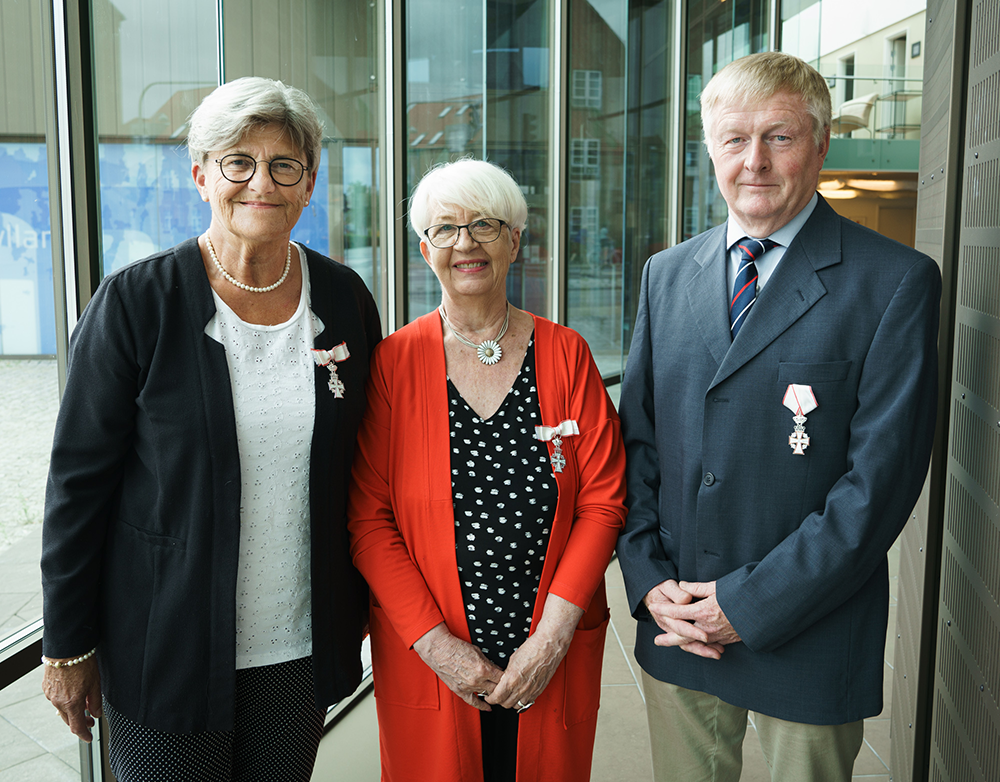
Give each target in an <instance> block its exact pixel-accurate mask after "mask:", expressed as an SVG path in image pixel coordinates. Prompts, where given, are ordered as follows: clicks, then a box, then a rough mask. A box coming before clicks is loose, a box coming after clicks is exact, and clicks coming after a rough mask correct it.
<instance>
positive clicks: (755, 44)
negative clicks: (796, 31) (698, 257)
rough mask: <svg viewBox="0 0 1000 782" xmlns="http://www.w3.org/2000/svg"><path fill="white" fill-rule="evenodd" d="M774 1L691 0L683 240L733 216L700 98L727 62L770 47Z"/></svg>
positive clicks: (689, 9) (689, 7) (689, 6)
mask: <svg viewBox="0 0 1000 782" xmlns="http://www.w3.org/2000/svg"><path fill="white" fill-rule="evenodd" d="M769 5H770V4H769V2H768V0H736V2H731V3H719V2H716V0H688V39H687V52H688V57H687V111H686V112H685V131H684V134H685V140H686V142H687V145H686V147H685V155H684V233H683V237H682V238H684V239H689V238H690V237H692V236H695V235H696V234H699V233H701V232H702V231H706V230H708V229H709V228H711V227H712V226H715V225H719V224H720V223H722V222H724V221H725V220H726V217H727V216H728V214H729V211H728V209H727V208H726V202H725V200H723V198H722V194H721V193H719V188H718V186H717V185H716V183H715V175H714V171H713V169H712V163H711V161H710V160H709V158H708V152H707V151H706V150H705V147H704V145H703V144H702V143H701V142H702V127H701V106H700V104H699V96H700V95H701V91H702V90H703V89H704V88H705V85H706V84H708V82H709V80H710V79H711V78H712V76H714V75H715V74H716V73H717V72H718V71H720V70H721V69H722V68H723V67H724V66H726V65H728V64H729V63H731V62H732V61H733V60H735V59H738V58H740V57H744V56H746V55H748V54H753V53H754V52H761V51H765V50H766V49H767V47H768V40H767V38H768V36H767V30H768V16H767V14H768V8H769Z"/></svg>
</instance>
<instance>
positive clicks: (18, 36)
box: [0, 0, 59, 767]
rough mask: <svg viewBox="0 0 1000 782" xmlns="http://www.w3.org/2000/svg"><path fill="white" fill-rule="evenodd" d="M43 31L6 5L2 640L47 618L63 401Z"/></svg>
mask: <svg viewBox="0 0 1000 782" xmlns="http://www.w3.org/2000/svg"><path fill="white" fill-rule="evenodd" d="M43 27H44V21H43V19H42V16H41V14H40V9H39V4H38V3H34V2H30V0H5V2H4V3H3V5H2V6H0V36H2V39H3V44H2V46H3V56H2V57H0V89H2V96H3V97H2V99H0V443H2V444H3V447H2V448H0V639H3V638H5V637H7V636H9V635H11V634H12V633H14V632H16V631H18V630H20V629H21V628H23V627H24V626H25V625H27V624H28V623H29V622H31V621H32V620H34V619H37V618H38V617H39V616H40V615H41V610H42V609H41V577H40V573H39V566H38V560H39V557H40V554H41V521H42V506H43V503H44V495H45V476H46V472H47V470H48V462H49V448H50V445H51V442H52V429H53V426H54V422H55V412H56V410H57V408H58V404H59V381H58V372H57V364H56V361H55V352H56V318H55V301H56V299H55V291H54V278H53V250H52V226H51V223H50V219H49V164H48V151H49V141H50V140H49V139H48V138H47V134H46V104H45V100H44V96H45V93H46V84H45V67H44V63H43V57H42V50H41V48H40V46H38V45H37V41H38V40H39V39H40V38H41V36H42V30H43ZM0 684H2V683H0ZM4 754H5V753H4ZM0 767H2V762H0Z"/></svg>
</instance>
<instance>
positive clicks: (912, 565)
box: [890, 0, 964, 782]
mask: <svg viewBox="0 0 1000 782" xmlns="http://www.w3.org/2000/svg"><path fill="white" fill-rule="evenodd" d="M958 10H959V7H957V6H955V4H954V3H953V2H951V1H950V0H927V13H926V19H927V25H926V29H925V31H924V52H925V55H924V57H925V59H924V85H923V106H922V112H921V128H920V179H919V180H918V182H919V189H918V191H917V225H916V240H915V244H914V246H915V247H916V249H918V250H920V251H921V252H923V253H926V254H927V255H929V256H930V257H931V258H933V259H934V260H935V261H937V262H938V264H939V265H941V266H942V267H946V265H947V264H950V263H951V262H952V261H951V255H952V253H951V246H952V242H953V240H952V237H953V235H954V231H955V230H956V228H955V226H956V219H955V214H956V213H955V211H954V210H955V205H954V201H955V200H956V199H957V193H958V190H957V187H958V177H957V176H956V175H957V173H958V171H959V170H960V169H959V166H958V165H957V161H960V160H961V154H960V150H961V146H962V139H961V138H960V137H959V133H958V130H957V127H958V123H957V122H956V117H957V116H959V112H960V109H959V108H958V106H959V104H960V96H959V95H958V92H957V91H956V89H955V83H956V72H957V71H958V70H960V69H961V68H962V67H964V62H962V61H961V58H960V57H959V55H958V54H956V36H957V35H958V32H957V19H958V16H959V14H958ZM960 26H961V27H962V28H963V29H964V24H962V25H960ZM942 169H944V170H945V172H946V174H945V175H942V174H941V170H942ZM932 173H934V174H937V176H935V178H934V179H931V174H932ZM947 271H948V270H947V268H945V269H944V273H945V279H946V280H947ZM946 363H947V362H943V363H942V366H945V364H946ZM942 407H945V405H943V404H942V405H939V409H941V408H942ZM939 415H941V414H940V413H939ZM939 450H942V451H943V450H944V449H943V447H939ZM946 458H947V456H946V454H943V453H940V454H939V453H938V452H937V450H936V451H935V454H934V456H933V458H932V461H931V474H932V476H933V475H938V476H940V475H941V473H942V472H943V468H942V467H941V466H939V463H941V462H943V461H944V460H945V459H946ZM940 482H941V478H940V477H938V478H937V483H936V484H935V483H934V482H933V481H928V483H927V485H925V487H924V491H923V493H922V494H921V497H920V500H919V502H918V503H917V508H916V509H915V511H914V514H913V516H912V517H911V519H910V521H909V522H908V523H907V525H906V527H905V529H904V530H903V534H902V536H901V538H900V559H899V561H900V566H899V589H898V595H899V602H898V607H897V610H896V627H895V632H896V642H895V645H894V653H893V670H894V673H893V680H892V709H891V718H890V723H891V724H890V733H891V744H892V751H891V758H890V768H891V769H892V778H893V779H894V780H895V781H896V782H917V781H918V780H919V782H924V780H926V779H928V777H927V776H926V774H927V770H928V768H927V757H928V754H929V753H930V751H931V750H930V748H929V744H930V734H931V731H932V724H931V714H932V710H933V701H932V695H933V693H932V690H931V689H930V688H929V686H928V684H927V681H928V679H929V678H930V677H931V676H932V674H933V670H934V668H933V657H934V649H935V646H936V640H935V636H936V622H935V618H934V615H935V613H936V602H937V561H938V559H939V554H938V551H939V549H938V547H937V545H936V543H935V541H936V540H937V539H939V538H940V535H941V532H940V528H941V520H940V514H938V513H935V514H934V516H933V517H932V516H931V512H930V509H931V506H932V501H933V503H934V505H935V506H937V505H939V504H940V502H941V500H940V494H941V493H942V491H943V489H942V488H941V486H940ZM932 489H933V490H932ZM932 498H933V499H932ZM930 543H935V545H933V546H932V545H930ZM928 556H931V557H932V559H930V560H928ZM939 779H941V780H942V782H944V781H945V780H947V782H951V780H948V778H947V777H944V776H941V777H939ZM956 782H957V780H956Z"/></svg>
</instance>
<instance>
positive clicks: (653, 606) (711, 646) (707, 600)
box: [643, 579, 740, 660]
mask: <svg viewBox="0 0 1000 782" xmlns="http://www.w3.org/2000/svg"><path fill="white" fill-rule="evenodd" d="M643 603H645V604H646V608H647V609H648V610H649V613H650V616H652V617H653V620H654V621H655V622H656V624H657V625H658V626H659V627H660V629H661V630H663V634H662V635H658V636H656V638H655V640H654V643H655V644H656V645H657V646H679V647H680V648H681V649H683V650H684V651H685V652H690V653H691V654H696V655H698V656H699V657H709V658H711V659H714V660H718V659H720V658H721V657H722V653H723V652H724V651H725V647H726V645H727V644H731V643H736V642H737V641H739V640H740V636H739V634H738V633H737V632H736V630H734V629H733V626H732V625H731V624H729V620H728V619H727V618H726V615H725V613H724V612H723V611H722V608H721V607H720V606H719V601H718V600H717V599H716V597H715V582H714V581H708V582H694V581H681V582H680V583H678V582H677V581H674V580H673V579H668V580H667V581H664V582H663V583H662V584H658V585H657V586H655V587H653V588H652V589H650V590H649V592H648V593H647V594H646V597H645V598H643Z"/></svg>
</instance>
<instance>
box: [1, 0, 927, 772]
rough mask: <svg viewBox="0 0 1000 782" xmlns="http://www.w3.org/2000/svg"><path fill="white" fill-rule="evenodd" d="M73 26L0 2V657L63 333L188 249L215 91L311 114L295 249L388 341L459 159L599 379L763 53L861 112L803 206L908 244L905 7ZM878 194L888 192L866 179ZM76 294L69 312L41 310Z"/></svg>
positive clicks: (253, 2) (913, 131) (16, 598)
mask: <svg viewBox="0 0 1000 782" xmlns="http://www.w3.org/2000/svg"><path fill="white" fill-rule="evenodd" d="M852 2H854V0H852ZM78 5H80V6H81V7H83V8H84V9H85V10H86V11H87V12H88V14H89V16H88V17H87V18H86V19H85V20H82V21H81V20H79V19H75V18H73V17H72V16H70V18H68V19H65V20H63V21H62V22H60V23H59V24H54V23H52V21H51V20H52V18H53V15H54V14H55V9H56V8H57V6H55V5H52V6H51V7H50V4H49V2H47V1H46V0H43V2H38V1H37V0H4V2H3V3H2V4H0V46H2V52H3V54H2V56H0V85H2V88H3V92H2V95H0V400H2V402H3V404H2V405H0V438H2V442H3V443H4V445H5V448H4V449H3V451H2V453H0V637H3V636H7V635H10V634H11V633H12V632H14V631H16V630H17V629H18V628H21V627H23V626H24V625H26V624H27V623H29V622H31V621H33V620H36V619H37V618H38V617H39V616H40V615H41V604H40V596H39V593H40V589H39V574H38V564H37V563H38V554H39V547H40V526H41V525H40V521H41V514H42V501H43V494H44V485H45V473H46V469H47V462H48V449H49V446H50V442H51V435H52V427H53V422H54V417H55V413H56V410H57V407H58V395H59V390H58V389H59V367H60V366H61V367H64V366H65V348H64V345H65V342H66V339H67V334H68V330H69V329H68V328H67V327H66V326H65V325H60V324H65V323H66V322H68V323H70V324H72V323H74V322H75V320H76V316H77V314H78V313H76V312H75V304H74V302H75V301H76V300H80V301H86V300H88V299H89V287H90V283H89V282H88V280H90V279H95V280H96V279H99V278H100V277H101V276H103V275H105V274H107V273H110V272H112V271H113V270H115V269H117V268H120V267H122V266H124V265H126V264H128V263H130V262H132V261H135V260H137V259H139V258H142V257H144V256H146V255H148V254H150V253H152V252H155V251H158V250H162V249H165V248H168V247H170V246H172V245H174V244H177V243H178V242H180V241H182V240H184V239H187V238H190V237H192V236H196V235H198V234H199V233H201V232H203V231H204V230H205V229H206V227H207V226H208V223H209V220H210V211H209V207H208V205H207V204H205V203H204V202H202V201H201V199H200V198H199V197H198V194H197V191H196V190H195V188H194V185H193V182H192V180H191V170H190V168H191V167H190V161H189V159H188V156H187V151H186V148H185V147H184V139H185V136H186V125H187V118H188V116H189V114H190V112H191V111H192V110H193V109H194V108H195V107H196V106H197V105H198V103H199V101H200V100H201V99H202V97H204V95H206V94H207V93H208V92H210V91H211V90H212V89H214V88H215V86H216V85H217V84H219V83H220V81H229V80H232V79H235V78H238V77H241V76H247V75H256V76H266V77H270V78H278V79H281V80H282V81H284V82H286V83H288V84H291V85H294V86H296V87H299V88H301V89H303V90H305V91H306V92H307V93H308V94H309V95H310V96H311V97H312V98H313V99H314V100H315V101H316V102H317V104H318V105H319V107H320V110H321V116H322V119H323V121H324V124H325V128H326V137H325V140H324V144H323V153H322V159H321V164H320V170H319V173H318V179H317V185H316V191H315V194H314V196H313V198H312V200H311V204H310V206H309V208H308V209H307V211H306V212H305V213H304V214H303V216H302V219H301V220H300V222H299V224H298V225H297V226H296V228H295V231H294V232H293V238H294V239H296V240H297V241H300V242H302V243H304V244H308V245H309V246H311V247H313V248H314V249H316V250H318V251H320V252H322V253H324V254H326V255H329V256H330V257H332V258H334V259H336V260H338V261H341V262H343V263H345V264H348V265H350V266H351V267H352V268H354V269H355V270H357V271H358V272H359V273H360V274H361V275H362V277H363V279H364V280H365V281H366V283H368V285H369V286H370V287H371V289H372V292H373V293H374V294H375V297H376V300H377V301H378V302H379V303H380V305H383V306H385V307H387V309H386V311H385V312H384V313H383V322H385V323H393V324H395V325H397V326H398V325H401V324H402V323H405V322H407V321H410V320H413V319H414V318H416V317H419V316H420V315H422V314H424V313H427V312H429V311H431V310H432V309H433V308H434V307H435V306H437V304H438V302H439V301H440V289H439V286H438V283H437V280H436V279H435V278H434V275H433V274H432V272H431V271H430V269H429V268H428V266H427V264H426V263H425V261H424V260H423V258H422V256H421V255H420V251H419V242H418V241H417V238H416V237H415V236H414V235H413V233H412V232H411V231H409V230H406V231H405V240H403V241H402V242H398V241H397V243H396V244H395V249H394V250H393V254H392V257H390V256H389V255H388V253H387V252H386V250H385V247H386V246H387V242H386V240H385V237H384V235H383V232H384V231H386V230H388V229H389V228H391V227H392V226H393V224H392V221H391V220H389V219H388V218H387V216H386V215H387V213H389V214H396V210H398V212H399V214H402V215H404V216H405V213H406V208H405V199H406V197H407V196H408V195H409V193H410V192H411V191H412V189H413V187H414V186H415V185H416V183H417V182H418V181H419V179H420V177H421V176H422V175H423V174H424V173H425V172H426V171H427V169H428V168H430V167H431V166H433V165H434V164H436V163H440V162H442V161H449V160H455V159H458V158H460V157H464V156H472V157H476V158H485V159H489V160H491V161H493V162H496V163H498V164H499V165H501V166H503V167H504V168H506V169H507V170H509V171H510V172H511V173H512V174H513V176H514V178H515V179H516V180H517V181H518V183H519V184H520V186H521V188H522V190H523V192H524V194H525V197H526V199H527V201H528V205H529V218H528V226H527V228H526V230H525V232H524V235H523V236H522V240H521V249H520V253H519V256H518V258H517V262H516V263H515V264H514V265H513V266H512V267H511V270H510V273H509V277H508V297H509V299H510V301H511V302H512V303H514V304H515V305H517V306H519V307H522V308H525V309H527V310H530V311H532V312H534V313H536V314H539V315H542V316H545V317H549V318H552V319H555V320H559V321H561V322H563V323H566V324H567V325H569V326H571V327H572V328H574V329H576V330H578V331H579V332H580V333H581V334H583V335H584V337H585V338H586V339H587V341H588V343H589V344H590V346H591V348H592V350H593V352H594V355H595V358H596V360H597V362H598V366H599V367H600V369H601V371H602V373H603V374H604V375H605V376H606V377H607V378H609V379H613V378H616V377H617V376H619V375H620V373H621V371H622V369H623V367H624V365H625V362H626V360H627V354H628V350H629V343H630V340H631V329H632V324H633V322H634V319H635V312H636V308H637V303H638V292H639V284H640V277H641V271H642V267H643V264H644V263H645V261H646V259H647V258H648V257H649V256H650V255H652V254H653V253H655V252H657V251H659V250H661V249H664V248H666V247H670V246H672V245H674V244H676V243H678V242H679V241H682V240H683V239H685V238H688V237H691V236H694V235H696V234H698V233H700V232H701V231H703V230H706V229H707V228H709V227H711V226H714V225H717V224H719V223H720V222H722V221H723V220H725V218H726V214H727V212H726V206H725V202H724V201H723V199H722V197H721V195H720V194H719V192H718V188H717V186H716V184H715V179H714V176H713V171H712V166H711V162H710V161H709V159H708V156H707V154H706V152H705V148H704V144H703V143H702V128H701V121H700V110H699V104H698V96H699V93H700V92H701V90H702V88H703V87H704V85H705V83H706V82H707V80H708V79H710V78H711V76H712V75H713V74H714V73H716V72H717V71H718V70H719V69H720V68H721V67H723V66H724V65H725V64H727V63H728V62H730V61H731V60H733V59H735V58H737V57H740V56H742V55H744V54H749V53H751V52H757V51H762V50H765V49H768V48H772V46H773V45H774V44H775V43H777V44H778V45H779V46H780V47H781V48H783V49H784V50H786V51H790V52H792V53H795V54H798V55H799V56H802V57H803V58H805V59H807V60H809V61H810V62H813V63H815V64H816V65H817V67H819V68H820V70H821V72H822V73H823V75H824V76H826V77H827V78H828V81H829V83H830V84H831V89H832V91H833V96H834V107H835V112H836V111H837V109H838V108H840V107H841V106H842V104H844V103H848V102H850V101H852V100H856V99H858V98H861V97H864V96H865V95H868V94H872V93H874V94H876V95H877V100H876V101H875V103H874V109H873V110H872V112H871V114H870V117H869V118H868V123H867V125H863V126H859V127H857V128H853V129H851V128H849V127H848V126H847V125H845V126H844V131H843V132H842V133H840V134H838V137H837V138H835V139H834V144H833V145H832V147H831V159H834V160H837V161H839V162H838V163H837V165H836V166H835V167H834V170H832V171H831V172H829V174H827V173H826V172H825V173H824V185H823V186H826V182H827V181H828V182H829V187H830V189H831V190H834V189H838V190H843V191H844V192H845V193H846V192H848V191H850V190H852V189H855V190H858V191H859V192H860V193H861V195H860V196H859V197H857V198H855V199H854V200H853V202H851V203H850V204H849V203H848V201H842V202H838V201H836V199H837V198H844V199H847V198H848V196H847V195H842V196H836V195H831V196H830V198H831V202H832V203H834V204H835V205H836V204H838V203H841V204H843V206H841V207H839V208H841V209H842V210H843V211H842V213H847V211H848V207H850V209H853V211H851V212H850V216H851V219H856V220H858V221H859V222H865V221H870V222H868V223H867V224H870V225H872V227H875V228H877V229H878V230H881V231H883V232H884V233H887V234H888V235H892V236H894V237H895V238H900V239H902V240H904V241H905V240H906V237H907V236H911V235H912V224H911V223H912V213H913V212H914V207H913V206H912V202H913V201H914V200H915V195H914V193H915V187H916V185H915V181H914V180H913V176H912V169H908V168H905V166H902V165H900V164H899V163H898V161H900V160H903V159H906V160H909V159H912V158H913V149H915V148H916V147H914V145H917V146H918V145H919V135H920V131H919V115H920V95H919V89H918V85H919V83H920V80H921V78H922V64H923V61H922V57H923V54H922V52H921V46H920V43H921V41H922V30H923V24H924V17H923V3H922V2H921V0H900V3H899V4H898V5H899V7H898V8H895V7H894V9H893V11H892V13H891V14H890V12H889V11H887V10H886V9H885V8H883V7H882V6H878V8H876V7H875V6H874V5H873V6H872V8H873V10H872V16H871V19H870V20H869V23H868V27H869V28H871V29H867V28H866V29H865V30H863V31H860V30H858V29H855V30H853V31H852V30H849V29H846V28H845V27H844V23H843V16H844V15H843V14H839V15H838V14H837V13H836V12H835V10H832V9H834V8H835V5H836V4H835V3H833V4H831V0H784V1H783V2H778V0H774V2H771V0H727V2H718V0H511V1H509V2H499V0H481V2H478V3H468V2H464V1H463V2H457V0H438V2H436V3H433V4H429V3H427V2H426V1H425V0H378V1H377V2H360V3H359V2H354V1H353V0H173V1H172V2H170V3H158V4H157V3H149V2H144V0H100V2H96V1H95V2H91V3H89V4H87V3H84V4H78ZM887 5H893V4H887ZM776 6H777V7H776ZM60 7H61V6H60ZM887 14H889V16H887ZM56 16H58V14H56ZM387 20H388V21H387ZM556 20H558V25H559V26H557V24H556ZM390 24H395V25H401V28H400V33H399V36H398V39H393V40H398V44H388V43H387V35H386V34H387V27H388V26H389V25H390ZM772 29H774V30H776V31H777V32H778V40H777V41H774V40H772V38H771V35H772V32H771V31H772ZM59 36H64V38H60V37H59ZM53 38H55V39H57V40H56V44H57V45H56V49H57V50H59V49H60V47H62V48H63V49H72V48H73V47H72V46H68V45H67V44H68V42H69V41H72V43H73V44H74V45H75V46H76V47H77V48H80V49H82V52H83V53H82V57H83V58H85V59H86V60H87V61H88V62H90V63H92V68H93V72H92V74H90V75H89V76H88V77H87V78H88V79H89V83H88V84H87V85H85V87H86V89H87V90H90V91H92V101H83V102H82V103H83V104H84V105H85V106H86V108H85V109H84V110H83V112H82V113H83V117H82V118H80V117H79V116H77V114H78V113H79V112H77V111H76V110H77V109H78V108H79V105H80V102H78V99H79V98H81V97H82V96H81V95H80V94H79V92H80V91H82V90H81V89H78V88H73V89H76V90H77V92H76V93H74V92H72V90H71V91H70V95H69V105H68V106H67V107H65V108H64V109H63V113H64V114H65V116H63V115H62V114H61V115H60V116H58V117H56V116H55V115H56V112H57V108H56V107H57V105H59V104H58V103H57V101H56V100H55V99H54V98H53V97H52V94H53V92H54V91H55V92H57V90H56V89H55V85H56V84H57V83H58V80H59V77H60V76H62V77H65V74H64V73H61V72H60V68H62V69H64V70H65V68H66V66H65V64H60V58H59V57H58V56H55V55H52V54H46V52H48V51H50V50H51V48H52V46H51V41H52V40H53ZM47 58H48V59H47ZM49 60H51V62H50V61H49ZM387 73H390V74H393V75H394V76H395V75H398V76H399V77H400V78H399V79H396V78H388V77H386V76H385V74H387ZM397 106H398V107H399V108H398V110H397V109H396V108H392V107H397ZM81 125H82V126H85V127H92V129H93V132H94V137H95V139H96V144H95V145H94V146H95V149H94V150H93V155H94V160H93V165H92V166H90V164H89V163H88V165H84V166H79V167H77V164H75V163H74V160H73V157H74V156H75V155H78V154H79V150H78V148H77V147H75V146H73V143H71V142H72V139H70V140H69V141H67V139H66V138H64V137H63V136H62V135H58V136H56V134H55V133H54V131H52V130H49V128H55V127H63V126H71V128H79V127H80V126H81ZM873 139H874V142H875V143H874V144H873V143H872V140H873ZM862 143H866V144H868V146H866V147H862V146H861V145H862ZM869 150H870V151H871V154H870V155H869V157H868V158H863V156H861V153H862V152H865V153H866V154H867V151H869ZM851 155H854V156H855V157H854V158H852V157H851ZM873 156H878V160H879V161H882V160H890V159H891V160H892V161H893V165H895V168H892V167H891V166H890V164H888V163H886V164H885V166H882V165H881V163H879V162H877V161H874V160H873ZM907 156H909V157H907ZM844 161H848V162H844ZM850 161H853V163H852V162H850ZM903 169H905V171H906V172H909V173H906V175H905V176H904V175H903V173H900V172H901V171H903ZM885 170H891V171H894V172H895V173H894V174H893V175H892V176H891V177H889V176H881V177H879V176H875V175H874V174H873V172H879V171H885ZM852 171H853V172H854V173H853V174H852V173H851V172H852ZM391 172H394V173H396V174H398V177H399V181H400V182H401V184H400V185H399V187H400V190H399V192H397V193H396V194H395V195H394V196H393V199H394V200H395V201H396V203H392V204H390V203H387V200H388V199H387V198H386V197H385V196H384V194H383V192H382V187H383V183H384V182H385V181H386V179H387V174H388V173H391ZM861 172H863V174H862V173H861ZM74 177H75V178H78V179H79V178H83V179H84V180H87V181H90V180H92V182H91V184H92V185H93V187H94V190H95V192H96V193H97V199H96V204H97V205H98V206H99V210H98V211H97V213H96V215H95V220H93V221H92V222H91V223H90V224H88V225H73V224H72V221H71V220H68V219H67V218H66V213H67V212H68V211H69V210H68V208H66V207H59V206H56V207H55V213H56V217H55V218H52V217H51V216H50V201H51V202H53V203H56V202H57V201H58V200H59V199H58V198H57V197H56V195H57V194H55V193H54V192H53V188H57V187H58V188H60V192H61V193H62V201H63V202H64V203H72V198H71V197H70V195H69V194H70V193H71V192H72V191H71V190H70V189H69V187H68V186H67V185H65V184H64V181H65V180H67V179H73V178H74ZM873 179H875V180H881V181H877V182H875V184H873V183H872V181H866V180H873ZM887 181H891V182H892V183H893V187H894V190H893V191H891V192H888V191H887V190H886V186H885V185H886V182H887ZM866 186H867V190H866V189H865V187H866ZM824 192H826V191H824ZM887 192H888V194H887ZM873 194H874V195H873ZM890 201H891V203H890ZM872 215H874V216H872ZM908 221H910V222H908ZM94 235H96V245H97V247H98V248H99V252H98V257H97V259H96V261H95V268H94V269H93V270H84V269H83V266H84V265H86V264H87V261H86V260H80V258H78V256H77V254H75V252H74V249H73V248H74V247H75V246H77V244H75V243H74V240H75V242H76V243H79V242H80V241H81V239H80V237H81V236H94ZM402 235H403V234H402V232H401V233H400V234H398V235H397V236H402ZM63 248H65V249H63ZM64 266H65V271H64ZM54 270H55V271H54ZM90 271H93V274H92V275H91V274H90ZM73 279H76V280H78V281H79V283H78V284H79V285H80V286H81V287H82V288H84V290H82V291H81V292H80V295H79V296H77V297H74V296H73V295H69V296H68V298H69V299H70V304H69V305H68V306H67V305H65V304H61V303H59V302H61V297H60V290H61V287H62V286H63V285H64V284H65V285H66V286H67V287H72V281H73ZM70 293H71V294H72V291H70ZM57 357H58V358H57ZM10 444H13V446H14V447H10ZM8 684H10V682H6V681H0V687H4V686H6V685H8ZM0 765H2V764H0Z"/></svg>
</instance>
